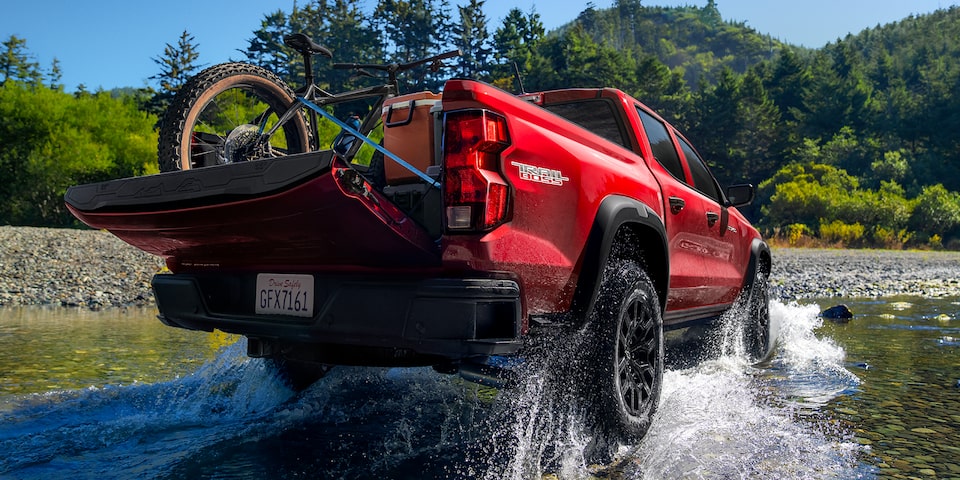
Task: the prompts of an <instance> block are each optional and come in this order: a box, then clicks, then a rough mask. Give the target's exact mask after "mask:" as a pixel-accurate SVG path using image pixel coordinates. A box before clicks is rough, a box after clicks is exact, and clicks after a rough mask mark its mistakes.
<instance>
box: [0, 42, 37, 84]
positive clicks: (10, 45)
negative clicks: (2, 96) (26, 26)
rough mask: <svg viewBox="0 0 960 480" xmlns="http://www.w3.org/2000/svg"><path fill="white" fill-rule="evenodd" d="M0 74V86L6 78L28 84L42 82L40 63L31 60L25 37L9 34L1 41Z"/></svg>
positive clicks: (4, 82) (5, 81)
mask: <svg viewBox="0 0 960 480" xmlns="http://www.w3.org/2000/svg"><path fill="white" fill-rule="evenodd" d="M0 75H2V77H0V86H3V85H5V84H6V83H7V80H11V81H14V82H22V83H26V84H30V85H40V84H42V83H43V75H42V74H41V73H40V65H39V64H38V63H37V62H35V61H32V60H31V59H30V55H29V54H28V53H27V41H26V39H23V38H19V37H17V36H16V35H10V38H8V39H7V40H6V41H4V42H3V51H2V52H0Z"/></svg>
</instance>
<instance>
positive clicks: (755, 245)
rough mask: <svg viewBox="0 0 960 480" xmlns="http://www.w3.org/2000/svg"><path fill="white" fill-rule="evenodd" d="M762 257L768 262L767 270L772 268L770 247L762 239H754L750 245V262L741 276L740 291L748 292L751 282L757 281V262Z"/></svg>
mask: <svg viewBox="0 0 960 480" xmlns="http://www.w3.org/2000/svg"><path fill="white" fill-rule="evenodd" d="M762 257H766V258H767V259H768V260H769V261H768V262H767V268H768V269H771V268H772V267H773V255H772V254H771V253H770V246H769V245H767V243H766V242H764V241H763V240H762V239H759V238H754V239H753V242H751V243H750V261H749V262H748V263H747V271H746V272H745V273H744V275H743V290H741V291H744V292H749V291H750V290H749V288H750V287H752V286H753V282H755V281H757V262H759V261H760V258H762ZM767 274H768V275H769V274H770V272H769V271H768V272H767Z"/></svg>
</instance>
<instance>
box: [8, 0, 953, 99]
mask: <svg viewBox="0 0 960 480" xmlns="http://www.w3.org/2000/svg"><path fill="white" fill-rule="evenodd" d="M716 2H717V6H718V8H719V9H720V13H721V14H722V15H723V18H724V19H726V20H736V21H742V22H746V24H747V25H748V26H750V27H752V28H754V29H756V30H757V31H759V32H761V33H768V34H771V35H773V36H774V37H777V38H780V39H781V40H784V41H787V42H790V43H794V44H799V45H804V46H808V47H821V46H823V45H824V44H826V43H828V42H832V41H835V40H836V39H837V38H838V37H843V36H845V35H846V34H847V33H857V32H859V31H861V30H863V29H865V28H870V27H874V26H876V25H878V24H886V23H890V22H894V21H897V20H900V19H902V18H904V17H907V16H908V15H910V14H922V13H929V12H932V11H934V10H937V9H938V8H948V7H950V6H951V5H956V4H958V0H909V1H904V0H805V1H800V0H765V1H763V2H762V3H761V1H760V0H716ZM3 3H4V4H5V5H3V6H2V8H0V12H2V15H0V37H2V39H3V40H7V39H8V38H9V37H10V35H16V36H18V37H20V38H24V39H26V41H27V49H28V51H29V53H30V54H31V55H32V56H33V58H34V60H36V61H38V62H39V63H40V65H41V67H42V68H43V69H44V70H47V69H49V68H50V64H51V62H52V61H53V58H54V57H56V58H57V59H58V60H59V61H60V66H61V69H62V71H63V78H62V80H61V83H63V84H64V85H65V86H66V88H67V90H68V91H73V90H75V89H76V87H77V85H79V84H84V85H85V86H86V87H87V89H88V90H96V89H97V88H98V87H102V88H104V89H111V88H114V87H123V86H132V87H142V86H144V85H147V84H153V82H151V81H150V80H148V77H150V76H151V75H154V74H156V73H157V71H158V68H157V65H156V64H155V63H154V62H153V60H151V59H152V58H154V57H159V56H160V55H161V54H162V53H163V49H164V47H165V45H166V44H167V43H170V44H175V43H176V41H177V39H178V38H179V36H180V33H181V32H183V31H184V30H187V31H188V32H189V33H190V34H192V35H193V36H194V39H195V42H196V43H197V45H198V50H199V52H200V60H199V61H200V63H202V64H211V65H212V64H216V63H220V62H224V61H227V60H230V59H239V58H241V57H242V55H241V54H240V53H239V52H238V50H242V49H244V48H246V47H247V40H248V39H249V38H250V37H251V36H252V32H253V31H254V30H256V29H257V28H259V26H260V21H261V20H262V19H263V17H264V14H266V13H269V12H274V11H276V10H284V11H287V12H289V11H290V10H291V9H292V6H293V3H294V0H230V1H225V0H203V1H199V0H166V1H164V2H144V1H142V0H99V1H96V2H93V1H89V0H87V1H84V0H46V1H44V0H26V1H24V0H3ZM303 3H305V1H304V0H301V4H303ZM363 3H365V4H367V5H372V4H373V3H375V0H366V2H363ZM450 3H451V4H452V5H457V4H461V3H463V4H465V3H467V0H451V1H450ZM586 3H587V2H583V1H569V0H511V1H505V0H487V2H486V7H485V11H486V13H487V17H488V18H490V20H491V24H492V27H491V31H492V30H493V29H495V28H496V26H498V25H499V24H500V22H501V21H502V19H503V17H504V16H505V15H506V13H507V12H508V11H509V10H510V8H513V7H514V6H516V7H519V8H521V9H522V10H524V11H530V9H531V8H532V9H535V10H536V12H537V13H539V14H540V16H541V18H542V20H543V22H544V24H545V26H546V27H547V29H550V28H553V27H557V26H559V25H561V24H563V23H565V22H567V21H569V20H572V19H573V18H575V17H576V16H577V14H578V13H580V12H581V11H582V10H583V9H584V6H585V5H586ZM593 3H594V4H595V5H596V6H597V7H598V8H606V7H609V6H611V5H612V4H613V3H614V2H613V0H593ZM706 3H707V0H643V4H644V5H648V6H649V5H664V6H677V5H699V6H703V5H706ZM320 40H322V39H320ZM342 60H343V61H347V60H349V59H342Z"/></svg>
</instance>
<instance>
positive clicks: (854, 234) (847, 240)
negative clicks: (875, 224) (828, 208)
mask: <svg viewBox="0 0 960 480" xmlns="http://www.w3.org/2000/svg"><path fill="white" fill-rule="evenodd" d="M865 231H866V228H865V227H864V226H863V225H861V224H860V223H854V224H849V223H844V222H842V221H840V220H834V221H832V222H830V223H821V224H820V240H823V241H824V242H827V243H837V244H840V245H844V246H853V245H859V244H862V243H863V234H864V232H865Z"/></svg>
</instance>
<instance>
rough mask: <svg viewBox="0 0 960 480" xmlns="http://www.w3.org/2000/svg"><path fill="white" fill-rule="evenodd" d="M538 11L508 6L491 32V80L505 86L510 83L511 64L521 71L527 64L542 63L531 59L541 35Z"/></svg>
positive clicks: (536, 49)
mask: <svg viewBox="0 0 960 480" xmlns="http://www.w3.org/2000/svg"><path fill="white" fill-rule="evenodd" d="M544 33H545V32H544V29H543V22H542V21H540V14H538V13H536V12H535V11H531V12H530V13H529V14H524V13H523V11H521V10H520V9H519V8H513V9H510V11H509V12H507V16H506V17H504V19H503V23H502V24H501V25H500V27H498V28H497V30H496V31H495V32H494V34H493V56H494V59H495V60H496V63H497V64H496V65H495V66H494V67H493V72H492V75H493V80H494V83H495V84H497V85H499V86H501V87H508V86H509V85H511V84H512V83H513V77H514V65H516V66H517V68H519V69H521V70H520V72H521V74H524V73H525V72H524V69H526V67H527V65H528V64H533V63H536V64H539V65H544V64H546V63H547V62H545V61H544V59H533V57H535V56H536V55H538V54H541V52H538V48H539V46H540V42H541V40H543V36H544Z"/></svg>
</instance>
